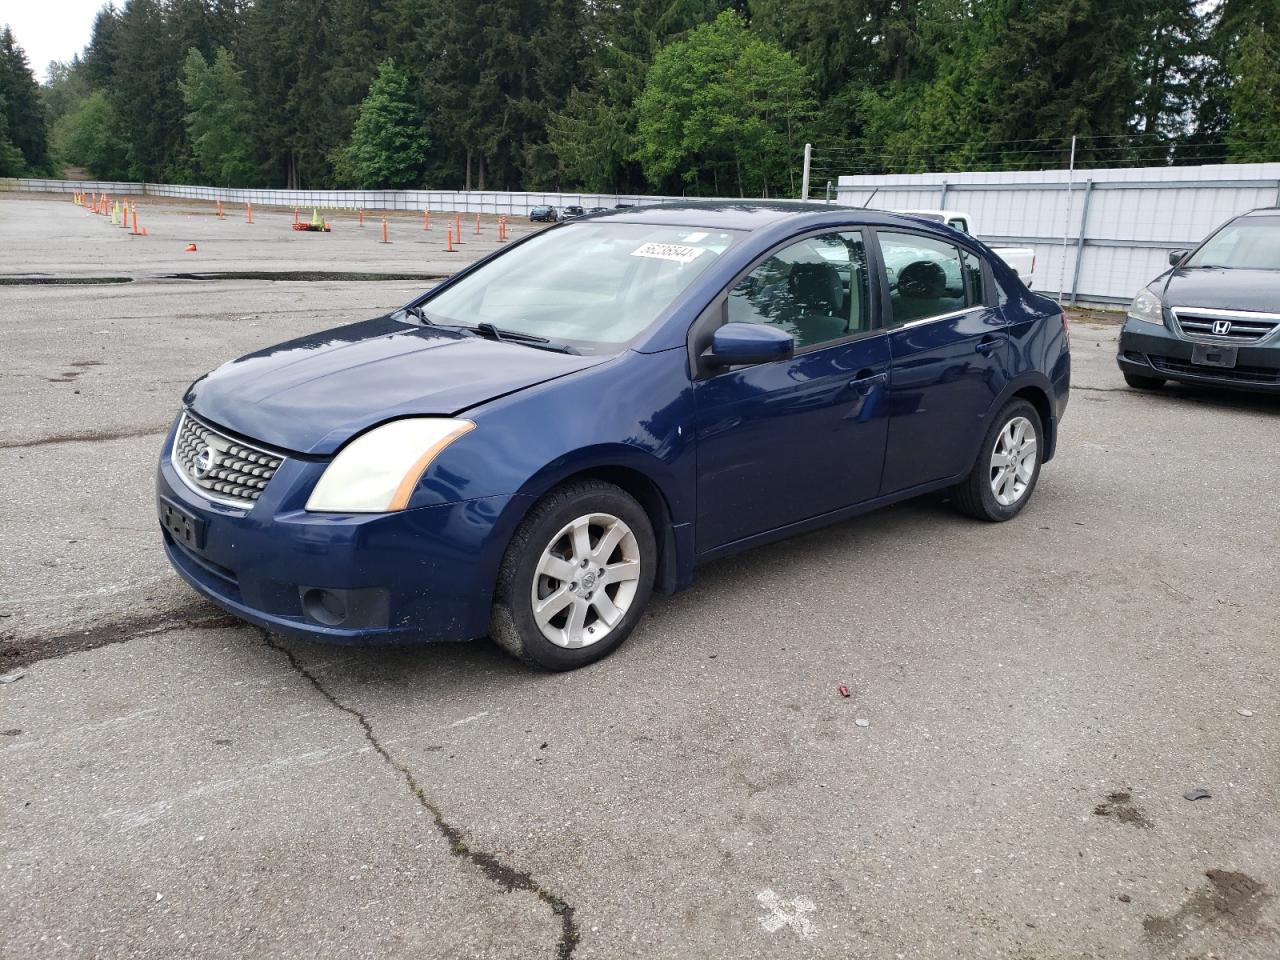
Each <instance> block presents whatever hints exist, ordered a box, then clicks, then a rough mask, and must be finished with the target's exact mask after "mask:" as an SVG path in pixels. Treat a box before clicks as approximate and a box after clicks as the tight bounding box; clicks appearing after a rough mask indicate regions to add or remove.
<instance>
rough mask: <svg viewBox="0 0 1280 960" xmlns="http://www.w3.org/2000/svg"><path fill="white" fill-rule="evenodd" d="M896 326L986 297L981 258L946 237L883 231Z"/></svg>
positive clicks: (882, 246) (977, 303)
mask: <svg viewBox="0 0 1280 960" xmlns="http://www.w3.org/2000/svg"><path fill="white" fill-rule="evenodd" d="M878 236H879V238H880V251H881V255H882V257H883V258H884V265H885V273H886V275H887V278H888V281H889V305H890V308H891V310H892V313H893V316H892V324H891V325H892V326H898V327H900V326H902V325H903V324H904V323H913V322H915V321H917V320H927V319H928V318H930V317H937V316H941V315H942V314H945V313H954V312H955V311H957V310H965V309H968V308H969V307H976V306H980V305H981V304H982V302H983V291H982V262H981V261H980V260H979V259H978V258H977V257H976V256H974V255H973V254H972V253H969V251H967V250H961V249H960V248H959V247H956V246H954V245H952V244H950V243H947V242H946V241H945V240H936V239H934V238H933V237H925V236H921V235H918V234H913V233H894V232H891V231H887V230H882V231H880V232H879V234H878Z"/></svg>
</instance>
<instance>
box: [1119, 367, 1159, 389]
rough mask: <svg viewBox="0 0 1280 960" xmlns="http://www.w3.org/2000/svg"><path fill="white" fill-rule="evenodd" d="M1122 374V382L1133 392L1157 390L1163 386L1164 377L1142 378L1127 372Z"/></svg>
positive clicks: (1137, 374)
mask: <svg viewBox="0 0 1280 960" xmlns="http://www.w3.org/2000/svg"><path fill="white" fill-rule="evenodd" d="M1122 373H1123V374H1124V382H1125V383H1127V384H1128V385H1129V386H1131V387H1133V389H1135V390H1159V389H1160V388H1161V387H1163V386H1164V385H1165V379H1164V377H1144V376H1142V374H1140V373H1130V372H1129V371H1128V370H1124V371H1122Z"/></svg>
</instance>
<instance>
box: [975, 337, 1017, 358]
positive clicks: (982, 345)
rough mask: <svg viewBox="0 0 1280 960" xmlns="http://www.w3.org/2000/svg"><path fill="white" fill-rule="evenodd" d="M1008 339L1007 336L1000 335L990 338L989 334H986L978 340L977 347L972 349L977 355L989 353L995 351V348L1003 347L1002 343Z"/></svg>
mask: <svg viewBox="0 0 1280 960" xmlns="http://www.w3.org/2000/svg"><path fill="white" fill-rule="evenodd" d="M1008 339H1009V336H1008V334H1004V333H1002V334H999V335H997V336H992V335H991V334H988V335H987V336H985V337H983V338H982V339H981V340H979V341H978V345H977V346H976V347H974V348H973V349H975V350H977V351H978V352H979V353H990V352H991V351H992V350H994V349H996V348H997V347H1000V346H1003V345H1004V342H1005V341H1006V340H1008Z"/></svg>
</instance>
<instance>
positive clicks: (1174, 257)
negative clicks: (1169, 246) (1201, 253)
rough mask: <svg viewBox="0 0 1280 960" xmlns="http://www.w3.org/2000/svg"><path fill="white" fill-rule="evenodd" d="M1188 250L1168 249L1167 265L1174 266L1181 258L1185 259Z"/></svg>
mask: <svg viewBox="0 0 1280 960" xmlns="http://www.w3.org/2000/svg"><path fill="white" fill-rule="evenodd" d="M1190 252H1191V251H1190V250H1170V251H1169V266H1171V267H1176V266H1177V265H1178V264H1180V263H1182V261H1183V260H1185V259H1187V254H1189V253H1190Z"/></svg>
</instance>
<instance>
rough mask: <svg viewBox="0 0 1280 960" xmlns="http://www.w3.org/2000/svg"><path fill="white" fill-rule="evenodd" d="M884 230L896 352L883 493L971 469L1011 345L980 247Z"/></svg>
mask: <svg viewBox="0 0 1280 960" xmlns="http://www.w3.org/2000/svg"><path fill="white" fill-rule="evenodd" d="M876 237H877V241H878V243H879V247H880V254H881V260H882V263H883V265H884V266H883V272H884V276H883V279H882V283H883V285H884V291H885V299H886V301H887V303H888V310H887V316H886V317H885V323H886V325H887V327H888V340H889V352H890V356H891V371H890V378H889V434H888V442H887V445H886V448H885V465H884V480H883V483H882V485H881V493H882V494H891V493H897V492H899V491H901V490H906V489H909V488H910V487H914V486H918V485H920V484H924V483H930V482H932V481H936V480H942V479H945V478H949V477H954V476H956V475H957V474H959V473H961V472H962V471H965V470H968V469H969V466H970V463H971V461H972V458H973V455H974V451H975V450H976V449H977V445H978V442H979V439H980V438H981V435H982V431H983V429H984V427H985V417H986V416H987V413H988V412H989V410H990V408H991V404H992V403H993V402H994V400H995V398H996V396H997V395H998V394H999V393H1000V391H1001V389H1003V386H1004V384H1005V382H1006V381H1007V379H1008V366H1009V350H1010V346H1009V335H1008V330H1007V327H1006V322H1005V318H1004V313H1003V311H1002V310H1001V309H1000V308H999V306H998V305H996V303H995V299H994V297H988V293H987V290H986V283H985V282H984V273H985V272H984V270H983V269H982V261H981V258H980V257H979V256H978V255H977V254H976V253H974V252H973V251H971V250H968V249H967V248H964V247H961V246H959V245H957V244H953V243H950V242H949V241H946V240H943V239H941V238H938V237H936V236H932V235H925V234H922V233H914V232H911V231H908V230H877V231H876Z"/></svg>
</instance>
